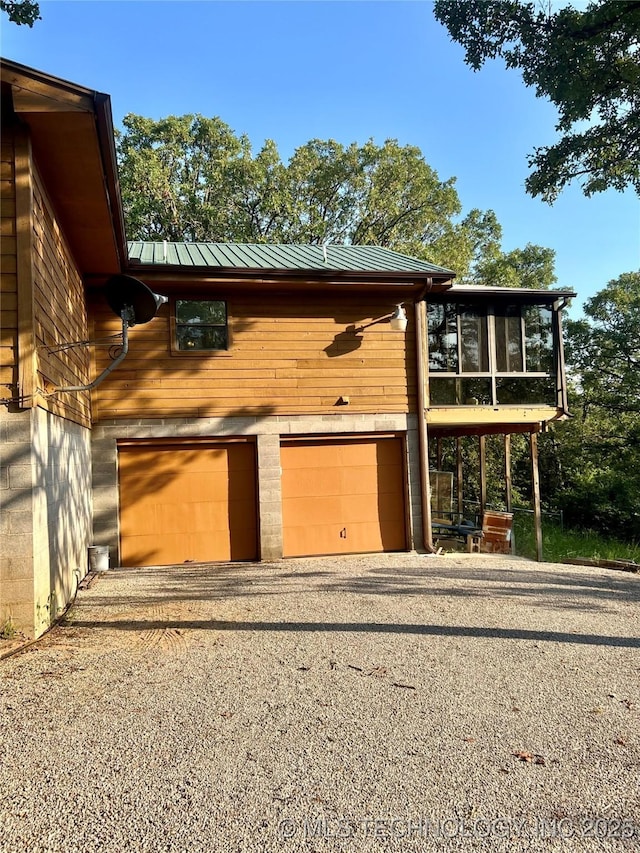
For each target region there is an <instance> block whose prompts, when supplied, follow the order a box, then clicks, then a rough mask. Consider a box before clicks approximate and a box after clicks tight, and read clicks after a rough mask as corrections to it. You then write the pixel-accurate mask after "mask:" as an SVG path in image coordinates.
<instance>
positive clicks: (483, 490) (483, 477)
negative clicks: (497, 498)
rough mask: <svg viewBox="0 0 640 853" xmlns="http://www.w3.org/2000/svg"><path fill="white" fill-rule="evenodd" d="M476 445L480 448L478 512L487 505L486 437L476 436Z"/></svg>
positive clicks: (481, 511) (482, 510)
mask: <svg viewBox="0 0 640 853" xmlns="http://www.w3.org/2000/svg"><path fill="white" fill-rule="evenodd" d="M478 447H479V450H480V514H481V515H482V513H483V512H484V510H485V507H486V505H487V439H486V436H484V435H481V436H479V438H478Z"/></svg>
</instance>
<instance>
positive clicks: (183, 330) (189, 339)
mask: <svg viewBox="0 0 640 853" xmlns="http://www.w3.org/2000/svg"><path fill="white" fill-rule="evenodd" d="M175 318H176V325H175V329H176V340H175V345H176V348H177V349H178V350H181V351H183V352H194V351H197V350H226V349H227V348H228V346H229V334H228V330H227V305H226V302H221V301H219V300H216V301H209V300H206V301H205V300H201V299H176V314H175Z"/></svg>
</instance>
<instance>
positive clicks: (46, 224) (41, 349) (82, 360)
mask: <svg viewBox="0 0 640 853" xmlns="http://www.w3.org/2000/svg"><path fill="white" fill-rule="evenodd" d="M33 205H34V212H33V276H34V282H33V287H34V319H35V335H36V347H37V350H36V352H37V359H36V361H37V385H38V387H39V388H41V389H43V390H44V391H45V392H46V391H50V390H51V389H52V388H54V387H55V386H57V385H81V384H85V383H87V382H88V381H89V371H90V350H89V347H87V346H81V347H74V348H72V349H67V350H64V351H62V352H56V353H51V352H50V351H49V349H48V347H54V346H56V345H58V344H61V343H65V342H69V341H78V340H85V339H87V338H88V332H87V328H88V327H87V311H86V304H85V296H84V286H83V282H82V279H81V277H80V274H79V272H78V269H77V266H76V263H75V261H74V259H73V256H72V254H71V251H70V249H69V246H68V245H67V241H66V239H65V236H64V233H63V231H62V228H61V225H60V222H59V221H58V219H57V218H56V216H55V213H54V211H53V208H52V205H51V203H50V201H49V199H48V197H47V193H46V189H45V187H44V186H43V183H42V180H41V178H40V175H39V174H38V171H37V168H35V167H34V174H33ZM39 404H40V405H41V406H42V407H43V408H45V409H47V410H48V411H50V412H52V413H53V414H56V415H59V416H61V417H64V418H68V419H69V420H72V421H75V422H76V423H79V424H82V425H84V426H88V425H89V424H90V423H91V410H90V399H89V394H88V393H86V392H75V393H66V394H57V395H53V396H44V397H43V398H41V400H40V403H39Z"/></svg>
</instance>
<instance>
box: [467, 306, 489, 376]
mask: <svg viewBox="0 0 640 853" xmlns="http://www.w3.org/2000/svg"><path fill="white" fill-rule="evenodd" d="M460 335H461V339H462V340H461V349H462V372H463V373H486V372H487V371H488V370H489V351H488V347H487V315H486V312H485V311H483V310H482V309H476V308H462V309H461V311H460Z"/></svg>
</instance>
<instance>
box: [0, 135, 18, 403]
mask: <svg viewBox="0 0 640 853" xmlns="http://www.w3.org/2000/svg"><path fill="white" fill-rule="evenodd" d="M0 242H1V257H0V399H8V398H10V397H12V396H13V393H14V389H15V387H16V382H17V360H16V353H17V346H18V288H17V276H16V186H15V173H14V155H13V135H12V131H11V128H6V127H3V129H2V136H1V140H0Z"/></svg>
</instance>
